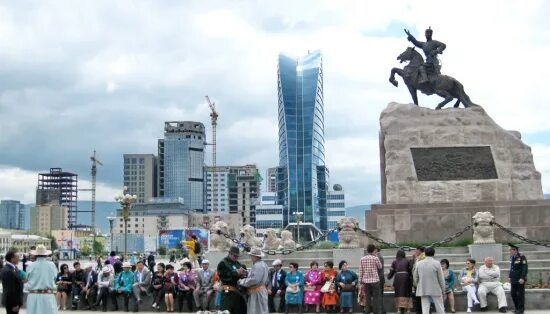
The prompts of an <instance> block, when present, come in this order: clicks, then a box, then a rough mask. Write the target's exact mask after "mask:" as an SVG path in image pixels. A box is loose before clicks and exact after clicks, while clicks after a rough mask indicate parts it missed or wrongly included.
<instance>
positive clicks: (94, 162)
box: [90, 149, 103, 245]
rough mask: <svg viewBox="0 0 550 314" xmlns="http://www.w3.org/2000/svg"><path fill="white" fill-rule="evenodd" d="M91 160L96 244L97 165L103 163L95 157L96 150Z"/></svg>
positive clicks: (93, 221)
mask: <svg viewBox="0 0 550 314" xmlns="http://www.w3.org/2000/svg"><path fill="white" fill-rule="evenodd" d="M90 160H91V161H92V228H93V231H94V243H95V234H96V225H95V190H96V177H97V165H100V166H103V164H102V163H101V161H99V160H97V158H96V157H95V149H94V155H93V156H92V157H90ZM92 245H93V244H92Z"/></svg>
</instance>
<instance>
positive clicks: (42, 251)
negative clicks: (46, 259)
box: [30, 244, 52, 256]
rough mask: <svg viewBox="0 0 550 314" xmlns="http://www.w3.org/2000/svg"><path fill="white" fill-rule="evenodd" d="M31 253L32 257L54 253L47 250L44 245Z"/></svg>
mask: <svg viewBox="0 0 550 314" xmlns="http://www.w3.org/2000/svg"><path fill="white" fill-rule="evenodd" d="M30 253H31V255H36V256H48V255H52V251H50V250H48V249H46V247H45V246H44V245H42V244H40V245H38V246H37V247H36V250H32V251H31V252H30Z"/></svg>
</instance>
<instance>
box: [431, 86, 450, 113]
mask: <svg viewBox="0 0 550 314" xmlns="http://www.w3.org/2000/svg"><path fill="white" fill-rule="evenodd" d="M435 93H436V94H438V95H439V96H441V97H443V98H445V99H443V101H442V102H440V103H439V105H437V107H435V110H439V109H441V108H443V106H445V105H446V104H447V103H449V102H450V101H451V100H453V98H454V97H453V96H452V95H451V94H450V93H449V92H447V91H444V90H438V91H436V92H435Z"/></svg>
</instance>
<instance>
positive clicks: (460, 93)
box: [455, 79, 479, 107]
mask: <svg viewBox="0 0 550 314" xmlns="http://www.w3.org/2000/svg"><path fill="white" fill-rule="evenodd" d="M455 88H456V91H455V92H456V95H457V98H458V99H460V100H461V101H462V103H463V104H464V105H465V107H471V106H478V107H479V105H478V104H475V103H473V102H472V100H471V99H470V96H468V94H466V92H465V91H464V86H463V85H462V83H460V82H459V81H457V80H456V79H455Z"/></svg>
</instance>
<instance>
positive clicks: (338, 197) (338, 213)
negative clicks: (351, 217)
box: [327, 184, 346, 230]
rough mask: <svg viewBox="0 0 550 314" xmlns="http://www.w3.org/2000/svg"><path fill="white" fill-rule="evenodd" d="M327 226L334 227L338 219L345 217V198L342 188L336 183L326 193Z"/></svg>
mask: <svg viewBox="0 0 550 314" xmlns="http://www.w3.org/2000/svg"><path fill="white" fill-rule="evenodd" d="M327 216H328V217H327V228H328V229H329V230H331V229H334V228H336V224H337V223H338V221H339V220H340V219H342V218H344V217H346V199H345V194H344V190H342V187H341V186H340V185H338V184H335V185H334V190H333V191H328V193H327Z"/></svg>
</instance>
